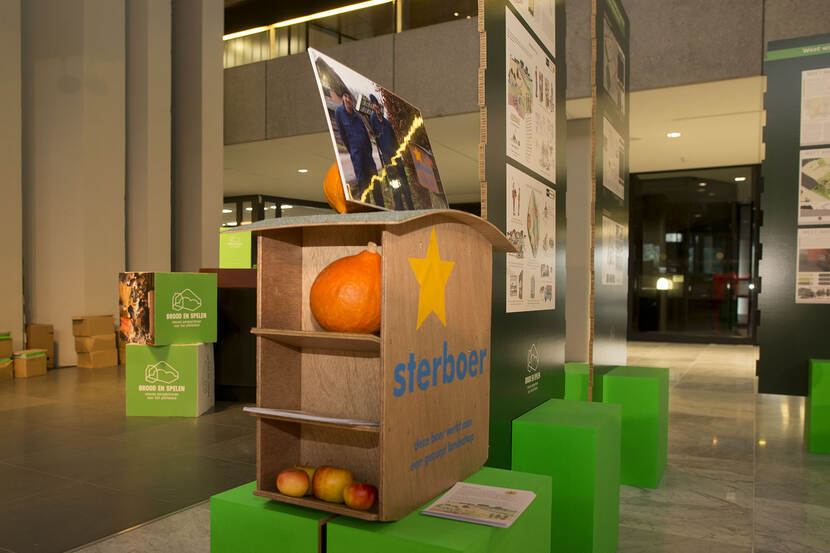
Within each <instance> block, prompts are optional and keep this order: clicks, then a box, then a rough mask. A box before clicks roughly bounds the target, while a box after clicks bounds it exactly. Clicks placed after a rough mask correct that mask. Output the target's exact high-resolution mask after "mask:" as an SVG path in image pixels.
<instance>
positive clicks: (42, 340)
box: [26, 324, 55, 369]
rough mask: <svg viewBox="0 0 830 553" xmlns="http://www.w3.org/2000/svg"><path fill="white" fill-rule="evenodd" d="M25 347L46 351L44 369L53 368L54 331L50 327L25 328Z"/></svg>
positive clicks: (29, 326) (40, 325)
mask: <svg viewBox="0 0 830 553" xmlns="http://www.w3.org/2000/svg"><path fill="white" fill-rule="evenodd" d="M26 347H29V348H35V349H45V350H46V368H48V369H51V368H54V366H55V329H54V327H53V326H52V325H44V324H30V325H27V326H26Z"/></svg>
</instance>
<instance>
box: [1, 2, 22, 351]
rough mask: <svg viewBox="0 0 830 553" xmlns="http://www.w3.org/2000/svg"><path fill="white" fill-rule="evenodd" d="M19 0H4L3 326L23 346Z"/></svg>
mask: <svg viewBox="0 0 830 553" xmlns="http://www.w3.org/2000/svg"><path fill="white" fill-rule="evenodd" d="M20 25H21V19H20V0H0V52H3V58H4V61H3V78H2V80H0V330H4V331H5V330H10V331H11V333H12V340H13V342H14V349H22V347H23V189H22V186H21V182H22V181H21V171H22V167H21V163H22V150H21V148H22V143H21V140H22V138H21V132H22V129H21V98H20V87H21V83H20V78H21V77H20V46H21V42H20V41H21V36H20Z"/></svg>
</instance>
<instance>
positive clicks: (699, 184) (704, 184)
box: [697, 182, 706, 188]
mask: <svg viewBox="0 0 830 553" xmlns="http://www.w3.org/2000/svg"><path fill="white" fill-rule="evenodd" d="M697 185H698V186H699V187H701V188H703V187H704V186H706V183H705V182H699V183H697Z"/></svg>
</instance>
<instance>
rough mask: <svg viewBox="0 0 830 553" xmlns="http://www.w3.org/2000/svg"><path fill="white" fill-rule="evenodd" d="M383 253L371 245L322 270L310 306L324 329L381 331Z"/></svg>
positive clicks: (310, 298)
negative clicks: (381, 263) (381, 255)
mask: <svg viewBox="0 0 830 553" xmlns="http://www.w3.org/2000/svg"><path fill="white" fill-rule="evenodd" d="M380 262H381V260H380V254H378V253H377V246H376V245H375V244H373V243H371V242H370V243H369V246H368V247H367V248H366V250H364V251H362V252H360V253H359V254H357V255H350V256H348V257H342V258H340V259H338V260H337V261H334V262H333V263H331V264H329V265H328V266H327V267H326V268H325V269H323V270H322V271H320V274H319V275H317V278H316V279H314V284H312V285H311V294H310V297H309V303H310V305H311V312H312V313H313V314H314V318H315V319H317V322H318V323H320V326H322V327H323V328H325V329H326V330H330V331H332V332H354V333H360V334H369V333H372V332H377V331H378V330H380V286H381V280H380Z"/></svg>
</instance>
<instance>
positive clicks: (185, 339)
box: [118, 273, 217, 346]
mask: <svg viewBox="0 0 830 553" xmlns="http://www.w3.org/2000/svg"><path fill="white" fill-rule="evenodd" d="M216 278H217V277H216V274H213V273H121V274H119V276H118V309H119V314H120V333H121V337H122V338H123V339H124V341H125V342H127V343H129V344H147V345H156V346H164V345H170V344H194V343H203V342H215V341H216V327H217V324H216V323H217V310H216V305H217V302H216V296H217V289H216Z"/></svg>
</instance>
